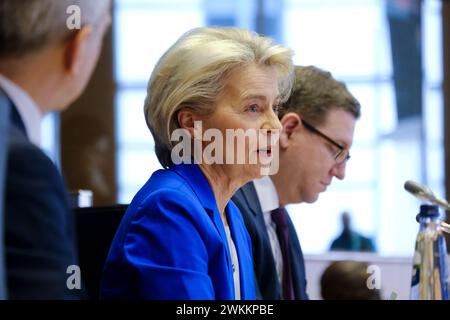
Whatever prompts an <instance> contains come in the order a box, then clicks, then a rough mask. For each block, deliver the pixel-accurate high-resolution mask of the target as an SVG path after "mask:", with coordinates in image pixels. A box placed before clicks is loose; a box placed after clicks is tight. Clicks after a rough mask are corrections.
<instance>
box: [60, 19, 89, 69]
mask: <svg viewBox="0 0 450 320" xmlns="http://www.w3.org/2000/svg"><path fill="white" fill-rule="evenodd" d="M92 30H93V29H92V27H91V26H83V27H81V29H80V30H78V31H76V32H75V34H74V35H73V36H72V37H71V38H70V39H69V40H68V41H67V43H66V45H65V59H64V67H65V68H66V71H67V72H69V73H71V74H75V75H76V74H78V73H79V72H80V71H81V70H82V65H83V64H84V63H85V61H86V58H85V57H86V55H87V54H88V52H89V50H88V45H89V44H88V40H89V37H90V35H91V33H92Z"/></svg>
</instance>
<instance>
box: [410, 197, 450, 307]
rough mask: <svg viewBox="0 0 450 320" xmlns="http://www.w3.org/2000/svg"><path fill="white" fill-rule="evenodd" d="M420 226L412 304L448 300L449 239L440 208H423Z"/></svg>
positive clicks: (413, 278)
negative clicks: (442, 228) (446, 241)
mask: <svg viewBox="0 0 450 320" xmlns="http://www.w3.org/2000/svg"><path fill="white" fill-rule="evenodd" d="M416 219H417V221H418V222H419V223H420V229H419V233H418V235H417V239H416V247H415V253H414V261H413V271H412V281H411V294H410V298H411V299H412V300H448V299H449V295H448V293H449V281H448V261H447V248H446V244H445V238H444V236H443V235H442V231H441V228H440V224H441V221H442V220H441V218H440V215H439V208H438V207H437V206H434V205H421V206H420V212H419V214H418V215H417V217H416Z"/></svg>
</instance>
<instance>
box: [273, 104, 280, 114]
mask: <svg viewBox="0 0 450 320" xmlns="http://www.w3.org/2000/svg"><path fill="white" fill-rule="evenodd" d="M272 109H273V112H275V114H278V112H280V105H279V104H277V105H276V106H273V107H272Z"/></svg>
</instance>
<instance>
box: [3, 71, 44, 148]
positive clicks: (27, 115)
mask: <svg viewBox="0 0 450 320" xmlns="http://www.w3.org/2000/svg"><path fill="white" fill-rule="evenodd" d="M0 87H1V88H2V89H3V90H4V91H5V93H6V94H7V95H8V97H9V98H10V99H11V100H12V102H13V103H14V105H15V106H16V108H17V111H18V112H19V115H20V118H21V119H22V121H23V124H24V125H25V130H26V131H27V136H28V138H29V139H30V141H31V142H32V143H34V144H35V145H37V146H38V147H41V120H42V113H41V112H40V110H39V108H38V106H37V105H36V103H35V102H34V101H33V99H32V98H31V97H30V96H29V94H28V93H27V92H26V91H25V90H23V89H22V88H21V87H19V86H18V85H17V84H15V83H14V82H12V81H11V80H9V79H8V78H6V77H5V76H3V75H1V74H0Z"/></svg>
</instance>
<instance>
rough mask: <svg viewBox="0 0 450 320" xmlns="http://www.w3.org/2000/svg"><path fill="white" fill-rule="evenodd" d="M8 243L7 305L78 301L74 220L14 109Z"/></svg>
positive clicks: (55, 176)
mask: <svg viewBox="0 0 450 320" xmlns="http://www.w3.org/2000/svg"><path fill="white" fill-rule="evenodd" d="M8 146H9V150H8V160H7V175H6V193H5V229H4V232H5V234H4V236H5V238H4V241H5V242H4V243H5V253H6V278H7V287H8V288H7V290H8V296H9V299H77V298H78V297H79V295H80V290H77V289H73V290H69V289H68V286H67V284H66V281H67V279H68V277H69V276H70V275H71V274H68V273H66V272H67V267H68V266H70V265H76V264H77V259H76V255H75V243H74V239H73V232H74V231H73V216H72V212H71V210H70V208H69V205H68V201H67V196H66V192H65V188H64V185H63V182H62V179H61V176H60V175H59V172H58V170H57V168H56V167H55V165H54V164H53V162H52V161H51V160H50V159H49V158H48V157H47V156H46V155H45V154H44V152H42V150H40V149H39V148H38V147H37V146H35V145H33V144H32V143H31V142H30V141H29V139H28V137H27V134H26V131H25V126H24V123H23V121H22V119H21V118H20V115H19V113H18V111H17V109H16V108H15V106H14V105H13V104H12V103H11V126H10V131H9V145H8Z"/></svg>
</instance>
